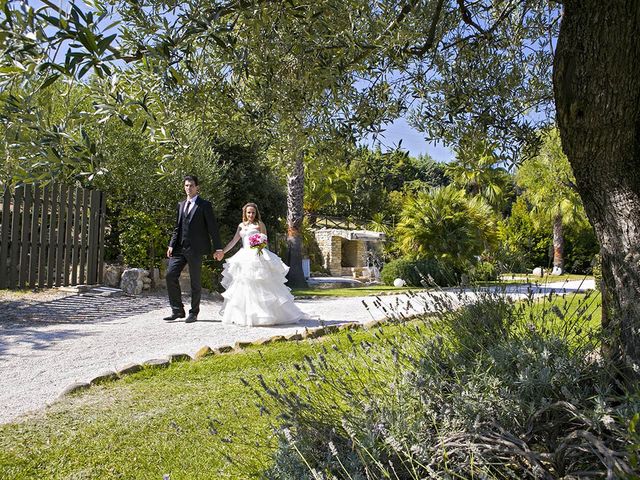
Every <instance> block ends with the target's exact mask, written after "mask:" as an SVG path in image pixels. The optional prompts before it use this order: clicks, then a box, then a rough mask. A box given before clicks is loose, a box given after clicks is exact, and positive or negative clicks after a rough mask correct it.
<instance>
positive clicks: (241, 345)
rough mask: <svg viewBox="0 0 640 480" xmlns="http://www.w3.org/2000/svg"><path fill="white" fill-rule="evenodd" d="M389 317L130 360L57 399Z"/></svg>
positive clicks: (377, 322)
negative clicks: (153, 370) (159, 370)
mask: <svg viewBox="0 0 640 480" xmlns="http://www.w3.org/2000/svg"><path fill="white" fill-rule="evenodd" d="M387 321H388V319H381V320H370V321H368V322H366V323H359V322H348V323H343V324H341V325H326V326H321V327H315V328H305V331H304V332H303V333H292V334H290V335H273V336H271V337H265V338H259V339H258V340H254V341H237V342H236V343H235V344H234V345H233V346H231V345H222V346H220V347H216V348H213V349H212V348H210V347H209V346H208V345H204V346H202V347H200V349H198V351H197V352H196V354H195V356H194V357H192V356H191V355H189V354H188V353H173V354H169V355H167V356H166V357H165V358H154V359H150V360H146V361H144V362H142V363H141V364H137V363H129V364H127V365H124V366H123V367H121V368H118V369H116V370H110V371H107V372H103V373H101V374H99V375H97V376H95V377H93V378H92V379H91V380H89V381H88V382H73V383H71V384H69V385H68V386H67V387H65V388H64V389H63V390H62V392H60V395H58V397H57V399H56V401H60V400H63V399H64V398H65V397H67V396H69V395H72V394H74V393H77V392H80V391H83V390H87V389H88V388H90V387H91V386H93V385H100V384H102V383H105V382H110V381H116V380H119V379H121V378H124V377H125V376H126V375H131V374H133V373H137V372H140V371H141V370H143V369H146V368H166V367H168V366H169V365H171V364H172V363H176V362H196V361H198V360H202V359H203V358H206V357H211V356H214V355H224V354H229V353H237V352H240V351H242V350H244V349H246V348H248V347H253V346H263V345H268V344H270V343H277V342H293V341H302V340H310V339H316V338H320V337H323V336H326V335H331V334H332V333H337V332H339V331H344V330H361V329H364V330H369V329H371V328H375V327H377V326H380V325H381V324H384V323H387Z"/></svg>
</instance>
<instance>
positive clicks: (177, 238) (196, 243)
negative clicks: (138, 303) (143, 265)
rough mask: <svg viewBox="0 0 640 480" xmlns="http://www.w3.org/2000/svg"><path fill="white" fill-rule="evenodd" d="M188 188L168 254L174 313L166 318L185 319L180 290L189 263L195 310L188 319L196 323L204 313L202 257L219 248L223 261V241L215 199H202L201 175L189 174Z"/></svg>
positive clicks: (169, 286) (170, 293)
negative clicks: (202, 306) (213, 206)
mask: <svg viewBox="0 0 640 480" xmlns="http://www.w3.org/2000/svg"><path fill="white" fill-rule="evenodd" d="M184 191H185V193H186V194H187V198H186V200H184V201H182V202H180V203H179V204H178V214H177V217H176V226H175V228H174V229H173V234H172V235H171V240H170V241H169V248H168V249H167V257H168V258H169V268H168V269H167V291H168V293H169V304H170V305H171V315H169V316H168V317H165V318H164V320H175V319H177V318H184V317H185V311H184V305H183V304H182V292H181V291H180V283H179V281H178V279H179V278H180V273H182V270H183V269H184V266H185V265H187V264H188V265H189V275H190V277H191V310H190V311H189V316H188V317H187V319H186V320H185V322H186V323H192V322H195V321H196V320H197V319H198V313H199V312H200V293H201V291H202V285H201V284H200V277H201V272H202V256H203V255H208V254H210V253H211V252H212V251H213V250H212V248H211V243H212V242H213V247H214V248H215V253H214V254H213V256H214V257H215V259H216V260H221V259H222V257H223V256H224V254H223V253H222V244H221V243H220V234H219V232H218V224H217V223H216V218H215V216H214V215H213V208H212V207H211V202H209V201H207V200H204V199H202V198H200V196H199V195H198V177H196V176H194V175H187V176H186V177H184Z"/></svg>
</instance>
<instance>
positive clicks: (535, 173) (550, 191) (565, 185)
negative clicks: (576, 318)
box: [516, 128, 587, 274]
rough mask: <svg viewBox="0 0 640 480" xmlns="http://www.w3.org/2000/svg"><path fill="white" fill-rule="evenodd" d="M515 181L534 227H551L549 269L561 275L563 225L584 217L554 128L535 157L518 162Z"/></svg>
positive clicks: (583, 220) (562, 269) (571, 172)
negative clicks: (524, 200)
mask: <svg viewBox="0 0 640 480" xmlns="http://www.w3.org/2000/svg"><path fill="white" fill-rule="evenodd" d="M516 182H517V184H518V186H520V187H521V188H523V189H524V193H523V195H524V197H525V199H526V200H527V201H528V202H529V204H530V205H531V207H532V211H531V213H532V218H533V219H534V220H535V221H536V222H537V223H538V224H550V225H551V227H552V229H553V269H554V273H556V274H560V273H563V272H564V226H565V225H567V224H569V223H571V222H587V217H586V214H585V212H584V208H583V206H582V201H581V200H580V197H579V196H578V193H577V191H576V188H575V178H574V176H573V171H572V170H571V166H570V165H569V161H568V160H567V157H566V156H565V154H564V153H563V152H562V147H561V145H560V137H559V135H558V131H557V130H556V129H555V128H554V129H552V130H549V131H548V132H547V133H546V134H545V135H544V138H543V145H542V148H541V150H540V153H539V155H538V156H536V157H534V158H531V159H528V160H525V161H524V162H523V163H522V165H521V166H520V168H519V169H518V172H517V174H516Z"/></svg>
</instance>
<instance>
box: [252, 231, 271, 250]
mask: <svg viewBox="0 0 640 480" xmlns="http://www.w3.org/2000/svg"><path fill="white" fill-rule="evenodd" d="M249 246H250V247H251V248H255V249H257V250H258V255H262V249H263V248H264V247H266V246H267V236H266V235H265V234H264V233H254V234H253V235H251V236H250V237H249Z"/></svg>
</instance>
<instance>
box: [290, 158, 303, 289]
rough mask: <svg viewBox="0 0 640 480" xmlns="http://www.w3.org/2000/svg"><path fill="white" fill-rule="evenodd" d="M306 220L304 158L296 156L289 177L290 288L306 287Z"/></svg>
mask: <svg viewBox="0 0 640 480" xmlns="http://www.w3.org/2000/svg"><path fill="white" fill-rule="evenodd" d="M303 220H304V156H303V154H302V153H301V152H298V153H297V154H296V158H295V161H294V165H293V171H292V172H291V174H290V175H289V176H288V177H287V247H288V249H287V263H288V265H289V273H288V275H287V279H288V282H287V283H288V284H289V287H296V288H300V287H306V286H307V281H306V280H305V278H304V272H303V271H302V221H303Z"/></svg>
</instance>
